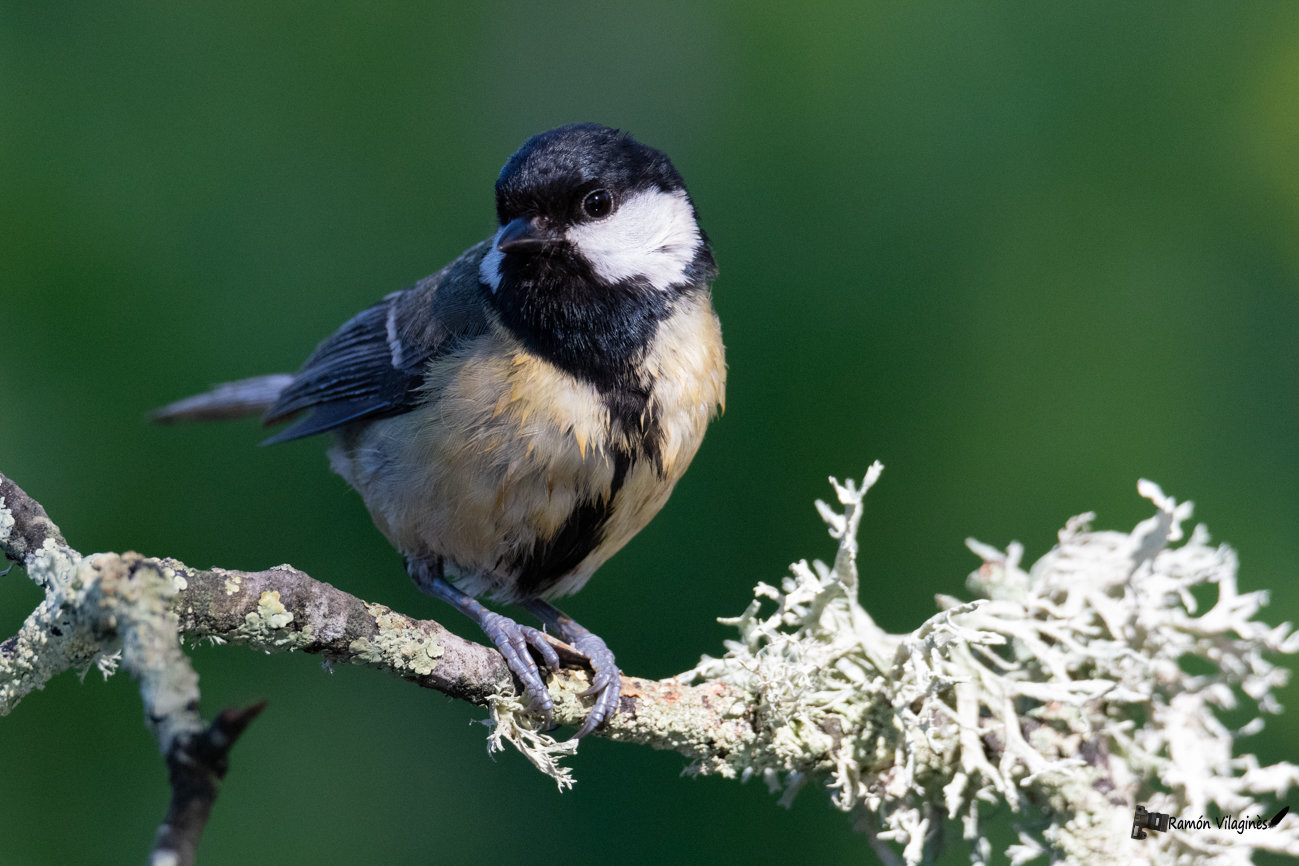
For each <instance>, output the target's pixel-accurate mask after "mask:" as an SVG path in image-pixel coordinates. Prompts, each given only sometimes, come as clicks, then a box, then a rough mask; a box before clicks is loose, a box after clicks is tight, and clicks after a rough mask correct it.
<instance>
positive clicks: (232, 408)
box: [149, 373, 293, 424]
mask: <svg viewBox="0 0 1299 866" xmlns="http://www.w3.org/2000/svg"><path fill="white" fill-rule="evenodd" d="M292 381H293V376H292V375H291V374H289V373H272V374H271V375H269V376H254V377H253V378H251V379H240V380H239V381H238V382H226V383H225V384H224V385H217V386H216V387H214V388H213V389H212V390H211V391H208V392H206V393H204V394H195V395H194V396H193V397H186V398H185V399H184V400H177V401H176V402H175V403H168V404H167V405H166V406H163V407H162V408H161V409H155V410H153V411H152V412H150V413H149V420H150V421H155V422H157V423H159V424H171V423H173V422H175V421H218V420H222V419H226V418H242V417H244V416H245V415H259V414H261V413H263V412H265V411H266V410H267V409H269V408H270V407H271V406H272V405H273V404H274V403H275V401H276V399H278V398H279V396H280V392H281V391H283V390H284V389H285V388H287V387H289V384H290V383H291V382H292Z"/></svg>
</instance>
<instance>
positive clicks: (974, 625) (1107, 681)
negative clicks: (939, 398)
mask: <svg viewBox="0 0 1299 866" xmlns="http://www.w3.org/2000/svg"><path fill="white" fill-rule="evenodd" d="M880 469H881V467H880V466H879V464H876V465H875V466H873V467H872V468H871V471H870V472H869V473H868V474H867V476H866V478H865V480H864V482H863V483H862V485H861V486H860V487H857V486H855V485H853V484H851V483H849V484H846V485H841V484H839V483H838V482H836V481H834V480H833V479H831V483H832V484H833V485H834V488H835V491H836V493H837V496H838V500H839V503H840V506H841V508H842V511H839V510H836V509H834V508H832V507H830V506H827V505H826V504H824V503H818V508H819V509H820V511H821V513H822V516H823V517H824V518H825V519H826V522H827V523H828V524H829V526H830V532H831V535H832V536H834V537H835V538H837V539H838V541H839V550H838V554H837V556H836V558H835V562H834V565H833V566H827V565H825V564H824V563H821V562H813V563H811V564H810V565H809V564H808V563H806V562H799V563H795V564H794V565H793V566H792V568H791V574H790V576H789V577H787V578H785V579H784V580H783V581H782V583H781V585H780V587H774V586H770V585H767V584H759V586H758V587H757V588H756V589H755V591H754V595H755V600H754V601H753V603H752V604H750V606H749V608H748V609H747V610H746V611H745V612H744V613H743V614H741V615H740V616H738V617H735V618H732V619H726V620H722V621H723V622H724V623H726V624H729V625H732V626H734V627H735V628H736V629H737V630H738V631H739V639H738V640H733V641H728V642H727V644H726V647H727V652H726V654H725V655H724V656H723V657H722V658H719V659H714V658H708V657H705V658H704V659H703V660H702V661H701V662H700V664H699V665H698V667H697V668H696V669H695V670H694V671H693V672H692V675H693V677H694V679H695V680H697V681H714V680H721V681H724V682H727V683H731V684H733V685H736V686H739V687H741V688H742V689H743V690H744V691H745V692H747V693H748V694H749V695H750V696H751V700H752V703H753V706H754V713H755V718H756V719H757V722H758V725H759V727H760V729H761V730H760V731H759V737H758V740H757V742H756V743H755V745H754V747H753V748H752V749H750V750H748V751H746V752H744V753H743V754H737V755H734V756H731V757H730V759H729V761H730V764H731V766H730V767H729V768H727V770H725V771H723V772H726V773H727V774H728V775H729V774H731V773H732V772H735V771H736V769H737V767H738V772H739V774H740V775H741V777H742V778H749V777H752V776H760V777H762V778H763V779H764V780H765V781H766V782H767V784H768V785H769V786H770V787H771V788H772V789H773V791H775V792H778V793H779V794H781V800H782V802H785V803H788V802H789V801H790V800H791V799H792V797H793V796H794V795H795V794H796V793H797V792H798V791H799V790H803V789H806V788H808V787H811V786H812V785H813V784H814V783H815V784H820V785H823V786H824V787H825V788H826V790H827V791H828V793H829V796H830V800H831V802H832V803H833V804H834V806H835V807H836V808H839V809H842V810H844V811H846V812H849V813H851V814H853V815H854V816H855V817H856V819H857V823H858V826H859V827H860V828H861V829H863V830H865V831H867V832H869V833H870V834H871V837H872V843H873V844H874V845H875V846H876V850H877V852H878V853H879V854H880V856H881V857H882V858H883V859H884V860H885V862H890V863H906V864H917V863H922V862H928V861H929V860H930V859H931V858H932V857H933V856H934V855H935V854H936V852H937V850H938V849H939V847H940V846H941V844H942V840H943V837H944V832H943V831H944V826H943V825H944V824H946V823H947V822H949V821H955V822H959V832H960V833H961V835H962V836H963V837H964V838H965V839H966V840H967V842H968V843H969V851H970V859H971V862H972V863H985V862H989V861H991V860H992V858H993V852H992V850H991V846H990V844H989V843H988V841H987V832H986V831H987V829H988V823H989V821H990V820H994V819H993V818H992V816H993V815H994V813H995V815H996V818H995V820H996V821H997V822H998V823H999V824H1001V825H1003V826H1004V825H1005V824H1010V825H1011V827H1012V829H1013V831H1014V833H1015V834H1016V836H1017V840H1018V841H1017V842H1016V843H1015V844H1014V845H1012V846H1011V847H1010V848H1009V849H1008V850H1007V851H1006V855H1005V856H1006V857H1007V858H1009V859H1010V860H1011V862H1013V863H1029V862H1034V861H1037V862H1042V861H1043V859H1044V858H1045V860H1046V861H1048V862H1053V863H1088V864H1092V863H1143V862H1178V863H1183V862H1184V863H1191V862H1196V863H1213V864H1235V863H1245V862H1249V860H1250V857H1251V853H1252V851H1255V850H1266V851H1277V852H1286V853H1290V854H1296V853H1299V821H1294V820H1291V821H1288V822H1284V823H1283V824H1281V825H1280V826H1279V827H1277V828H1275V829H1271V830H1266V831H1263V830H1255V831H1251V832H1245V833H1237V832H1234V831H1232V830H1222V831H1219V830H1217V829H1213V830H1211V831H1205V830H1185V831H1182V832H1167V833H1155V832H1151V833H1150V838H1148V839H1145V840H1141V841H1137V840H1132V839H1129V838H1128V833H1129V830H1130V827H1131V822H1132V815H1133V808H1134V805H1135V804H1136V803H1141V804H1144V805H1145V806H1147V807H1148V808H1149V809H1150V810H1152V811H1158V812H1163V813H1167V814H1171V815H1173V816H1184V817H1187V818H1194V817H1197V816H1200V815H1215V816H1216V815H1227V816H1232V815H1239V816H1242V817H1244V816H1246V815H1248V816H1250V817H1257V816H1259V815H1260V814H1261V813H1262V812H1263V811H1265V810H1266V809H1267V808H1268V807H1273V804H1276V805H1279V804H1280V803H1282V802H1284V801H1283V800H1280V799H1278V798H1281V797H1282V796H1283V795H1284V794H1285V792H1286V791H1287V790H1289V789H1290V788H1291V787H1292V786H1295V785H1296V784H1299V767H1295V766H1294V765H1292V764H1288V763H1278V764H1275V765H1271V766H1267V767H1262V766H1260V762H1259V761H1258V759H1257V758H1255V757H1254V756H1253V755H1248V754H1237V751H1238V750H1237V748H1236V747H1237V745H1238V739H1239V737H1240V736H1242V735H1245V734H1250V733H1254V732H1256V731H1257V730H1258V729H1259V728H1261V726H1262V724H1263V722H1262V718H1261V715H1260V713H1275V712H1278V711H1279V709H1280V708H1279V706H1278V705H1277V703H1276V700H1275V698H1274V696H1273V694H1272V692H1273V690H1274V689H1276V688H1277V687H1279V686H1280V685H1282V684H1283V683H1284V682H1285V681H1286V677H1287V673H1288V672H1287V671H1285V670H1284V669H1282V668H1280V667H1277V666H1276V665H1275V664H1273V663H1272V662H1271V661H1269V660H1268V658H1267V656H1268V655H1270V654H1283V653H1293V652H1295V651H1297V650H1299V637H1297V636H1296V635H1295V633H1294V632H1293V630H1292V629H1291V627H1290V626H1289V625H1288V624H1287V625H1282V626H1278V627H1275V628H1274V627H1270V626H1268V625H1266V624H1264V623H1263V622H1261V621H1259V620H1257V619H1255V616H1256V615H1257V613H1258V612H1259V610H1260V608H1261V607H1262V606H1263V605H1264V604H1265V603H1266V598H1267V597H1266V593H1262V592H1253V593H1245V594H1241V593H1239V592H1238V591H1237V585H1236V557H1235V554H1234V553H1233V552H1232V551H1231V550H1230V549H1229V548H1226V547H1222V546H1218V547H1213V546H1211V545H1210V544H1209V539H1208V533H1207V532H1206V531H1205V530H1204V528H1203V527H1196V528H1195V529H1194V530H1193V531H1192V532H1191V534H1190V537H1189V538H1186V539H1184V538H1183V531H1182V523H1183V522H1184V521H1186V520H1187V519H1188V518H1189V517H1190V513H1191V506H1190V505H1189V503H1184V504H1178V503H1176V502H1175V501H1174V500H1172V499H1171V498H1170V497H1167V496H1165V495H1164V494H1163V492H1162V491H1160V490H1159V488H1158V487H1157V486H1156V485H1154V484H1152V483H1150V482H1145V481H1143V482H1141V483H1140V484H1139V485H1138V490H1139V491H1140V493H1141V494H1142V495H1143V496H1145V497H1146V498H1148V499H1150V500H1151V501H1152V502H1154V503H1155V505H1156V506H1157V509H1158V510H1157V512H1156V514H1155V515H1154V516H1153V517H1152V518H1150V519H1148V520H1145V521H1143V522H1142V523H1140V524H1138V526H1137V527H1136V528H1135V529H1134V530H1133V531H1132V532H1130V533H1119V532H1094V531H1092V530H1091V529H1090V528H1089V524H1090V521H1091V519H1092V515H1083V516H1081V517H1078V518H1074V519H1073V520H1071V521H1070V522H1069V524H1068V525H1067V526H1066V528H1065V529H1064V530H1063V531H1062V532H1061V534H1060V538H1059V544H1058V545H1057V546H1056V547H1055V548H1054V549H1053V550H1051V551H1050V552H1049V553H1047V554H1046V555H1045V556H1043V557H1042V558H1041V559H1040V560H1039V561H1038V562H1037V563H1036V564H1035V565H1033V566H1032V567H1031V568H1030V569H1028V570H1027V571H1025V570H1024V569H1023V568H1021V567H1020V561H1021V558H1022V555H1023V549H1022V548H1021V547H1020V546H1019V545H1017V544H1012V545H1011V546H1010V547H1009V548H1008V550H1007V551H1006V552H1001V551H998V550H995V549H993V548H991V547H988V546H986V545H982V544H979V543H977V542H974V541H971V542H969V544H970V547H971V549H972V550H973V551H974V552H975V553H976V554H978V555H979V556H981V557H982V558H983V560H984V564H983V566H982V567H981V568H980V569H979V570H978V571H976V572H975V573H974V574H973V575H971V578H970V581H969V586H970V589H971V590H973V591H974V592H975V593H977V594H978V595H980V596H981V598H979V599H977V600H974V601H969V602H961V601H958V600H956V599H953V598H949V597H940V598H939V599H938V601H939V605H940V607H941V608H942V610H941V611H940V612H939V613H938V614H937V615H936V616H934V617H932V618H931V619H930V620H929V621H928V622H926V623H924V624H923V625H922V626H921V627H920V628H918V629H917V630H916V631H914V632H912V633H911V634H907V635H891V634H887V633H885V632H884V631H883V630H881V629H880V628H879V627H878V626H877V625H876V624H875V623H874V621H873V620H871V618H870V616H869V615H868V614H867V613H866V611H865V610H864V609H863V608H862V607H861V606H860V604H859V603H858V600H857V583H858V575H857V569H856V552H857V541H856V531H857V526H858V523H859V521H860V518H861V508H862V497H863V496H864V495H865V493H866V491H867V490H868V489H869V488H870V486H871V485H872V484H873V483H874V482H875V481H876V479H877V478H878V477H879V472H880ZM1179 541H1184V543H1182V544H1181V545H1180V546H1175V543H1176V542H1179ZM1215 593H1216V599H1214V600H1213V601H1212V603H1211V604H1209V605H1208V609H1207V610H1205V611H1204V612H1203V613H1200V612H1199V608H1200V604H1199V601H1200V600H1201V599H1204V598H1205V597H1207V596H1208V595H1212V594H1215ZM1242 706H1245V707H1248V708H1250V709H1251V710H1254V709H1256V710H1257V712H1253V713H1252V721H1250V722H1249V723H1248V724H1246V725H1245V726H1244V727H1243V728H1241V729H1237V730H1232V729H1231V728H1230V727H1229V726H1228V725H1227V724H1226V723H1225V722H1224V721H1223V720H1222V719H1221V716H1220V714H1221V713H1222V712H1224V711H1227V710H1239V709H1240V708H1241V707H1242ZM697 769H698V770H700V771H702V772H718V771H719V770H718V768H717V767H715V766H710V765H707V764H700V765H699V766H698V767H697ZM1272 811H1275V807H1273V808H1272ZM1268 814H1269V815H1270V814H1271V812H1269V813H1268ZM1264 817H1266V816H1264ZM998 859H1001V858H998Z"/></svg>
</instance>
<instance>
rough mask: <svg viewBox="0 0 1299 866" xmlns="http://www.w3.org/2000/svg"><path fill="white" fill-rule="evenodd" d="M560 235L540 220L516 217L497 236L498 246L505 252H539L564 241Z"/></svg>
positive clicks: (525, 253) (526, 253)
mask: <svg viewBox="0 0 1299 866" xmlns="http://www.w3.org/2000/svg"><path fill="white" fill-rule="evenodd" d="M562 240H563V238H562V237H561V236H560V235H557V234H555V233H554V232H553V231H551V230H550V229H548V228H545V227H544V226H542V225H541V224H540V223H539V221H537V220H535V219H529V218H527V217H516V218H515V219H512V220H510V221H509V222H508V223H506V224H505V227H504V228H502V229H501V233H500V234H499V235H497V237H496V248H497V249H498V250H500V251H501V252H503V253H522V254H523V255H531V254H533V253H539V252H541V251H542V250H544V249H545V248H546V247H548V246H552V245H554V244H557V243H559V242H560V241H562Z"/></svg>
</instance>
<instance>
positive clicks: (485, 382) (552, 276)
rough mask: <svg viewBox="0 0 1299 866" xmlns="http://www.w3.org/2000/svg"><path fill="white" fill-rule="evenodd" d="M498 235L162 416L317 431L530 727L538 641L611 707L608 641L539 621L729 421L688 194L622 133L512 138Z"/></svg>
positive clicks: (543, 656)
mask: <svg viewBox="0 0 1299 866" xmlns="http://www.w3.org/2000/svg"><path fill="white" fill-rule="evenodd" d="M495 205H496V217H497V227H496V229H495V231H494V233H493V234H492V235H491V236H490V237H488V238H487V239H486V240H484V241H482V242H480V243H478V244H476V245H474V246H472V247H470V248H469V249H468V250H466V251H465V252H464V253H463V254H461V255H460V256H459V257H458V258H456V259H455V260H454V261H452V262H451V263H450V264H448V265H447V266H446V267H444V268H443V269H442V270H440V271H438V272H436V273H434V274H433V275H431V276H429V277H426V278H425V279H423V280H420V281H419V282H417V283H415V284H414V285H412V286H410V287H409V288H406V289H403V290H400V291H396V292H393V293H391V294H389V295H387V296H385V297H384V298H383V299H382V300H380V301H379V302H378V303H376V304H374V305H373V306H371V307H369V308H368V309H365V310H363V311H362V312H360V313H359V314H357V315H356V316H354V317H353V318H352V319H350V320H349V321H347V322H346V323H345V324H343V325H342V327H340V328H339V329H338V330H337V331H336V332H334V334H333V335H331V336H329V337H327V338H326V339H325V340H323V341H322V342H321V343H320V344H319V345H318V346H317V347H316V349H315V351H314V352H312V353H311V354H310V356H309V357H308V358H307V360H306V361H305V363H304V364H303V365H302V367H301V369H300V370H298V372H297V373H294V374H271V375H266V376H257V377H253V378H250V379H243V380H239V381H235V382H229V383H226V384H224V385H218V386H215V387H214V388H212V389H211V390H210V391H208V392H206V393H203V394H199V395H197V396H194V397H190V398H187V399H184V400H180V401H177V402H174V403H171V404H169V405H167V406H164V407H162V408H161V409H158V410H156V411H155V412H154V413H153V416H152V417H153V419H154V420H155V421H159V422H164V423H166V422H173V421H183V420H210V419H218V418H230V417H239V416H244V415H251V414H258V413H260V414H261V416H262V420H263V423H264V424H265V425H267V426H271V425H276V424H279V423H282V422H291V423H290V425H289V426H288V427H286V428H284V429H282V430H281V431H280V432H278V433H275V434H274V435H272V436H271V437H270V438H269V439H267V440H265V442H264V443H263V444H271V443H279V442H285V441H289V440H293V439H299V438H302V437H307V436H313V435H316V434H329V436H330V437H331V438H332V442H331V444H330V446H329V449H328V456H329V461H330V465H331V467H332V468H333V470H334V471H335V472H337V473H338V474H339V475H341V476H342V477H343V478H344V479H345V480H346V481H347V482H348V483H349V484H350V485H351V487H352V488H354V489H355V490H356V491H357V492H358V493H359V494H360V496H361V499H362V500H363V501H364V503H365V505H366V508H367V509H368V511H369V513H370V515H371V517H372V519H373V521H374V523H375V525H376V526H377V527H378V529H379V530H380V532H382V533H383V535H384V536H386V537H387V539H388V541H389V542H391V543H392V545H393V546H394V547H395V548H396V549H397V550H398V551H399V552H400V553H401V555H402V556H403V557H404V561H405V565H406V570H407V572H408V573H409V575H410V577H411V578H412V579H413V580H414V582H415V583H416V585H417V586H418V587H419V588H420V589H421V590H423V591H424V592H427V593H428V594H430V595H432V596H435V597H437V598H439V599H442V600H443V601H446V602H448V603H450V604H451V605H452V606H453V607H455V608H456V609H458V610H459V611H461V612H462V613H463V614H465V615H467V616H468V617H469V618H471V619H473V620H474V621H475V622H477V624H478V625H479V627H480V628H481V629H482V631H483V633H484V634H485V635H486V637H487V638H488V639H489V640H490V641H491V642H492V644H493V645H495V647H496V648H497V649H498V650H499V651H500V652H501V654H502V655H503V656H504V658H505V660H506V662H507V664H508V665H509V668H510V670H511V671H512V673H513V674H514V675H515V676H516V677H517V678H518V680H519V682H520V683H521V684H522V687H523V692H524V697H525V698H526V701H527V706H528V708H529V709H530V710H532V711H534V712H537V713H539V714H540V715H541V716H542V718H543V720H544V723H545V724H546V725H547V726H550V725H552V723H553V713H554V701H553V699H552V698H551V696H550V694H549V692H548V691H547V689H546V683H545V675H543V672H542V667H544V668H545V670H546V672H547V673H551V672H554V671H556V670H558V669H559V667H560V660H559V658H558V655H557V653H556V652H555V649H554V648H553V647H552V646H551V644H550V643H549V642H548V640H547V639H546V632H545V631H543V630H542V629H539V628H536V627H533V626H529V625H525V624H521V623H519V622H518V621H516V620H515V619H513V618H512V617H510V616H507V615H505V614H503V613H499V612H496V611H493V610H492V609H490V608H488V607H487V606H486V605H485V604H483V602H482V601H480V599H482V598H485V599H487V600H489V601H494V602H500V603H503V604H511V605H517V606H519V607H521V608H523V609H524V610H526V611H528V612H529V613H531V614H533V615H534V616H535V617H536V618H537V619H538V620H539V621H540V623H541V624H542V625H543V627H545V628H549V629H550V630H552V631H553V632H554V633H555V634H556V635H557V636H558V637H559V638H560V639H562V640H563V641H565V642H566V643H568V644H570V645H571V646H573V647H574V648H575V649H576V650H578V651H579V652H580V653H582V654H584V655H585V656H586V657H587V659H588V660H589V663H590V667H591V670H592V672H593V673H592V682H591V686H590V688H589V689H587V690H586V691H585V692H584V693H583V695H584V696H585V697H589V698H591V707H590V709H589V710H588V711H587V715H586V716H585V718H584V720H583V721H582V723H581V726H580V727H579V728H578V730H577V732H576V733H575V734H574V735H573V736H574V738H581V737H583V736H586V735H587V734H589V733H590V732H592V731H593V730H595V729H596V728H598V727H600V726H601V725H603V724H604V723H606V722H607V721H608V720H609V719H611V718H612V717H613V716H614V715H616V714H617V712H618V710H619V703H620V701H619V699H620V696H621V688H622V687H621V673H620V671H619V669H618V666H617V663H616V661H615V658H614V655H613V653H612V652H611V651H610V649H609V647H608V645H607V644H606V643H605V642H604V641H603V640H602V639H601V638H600V637H599V636H597V635H596V634H595V633H593V632H591V631H589V630H588V629H586V628H585V627H583V626H582V625H580V624H579V623H577V622H576V621H575V620H573V619H572V618H571V617H569V616H568V615H566V614H565V613H563V611H561V610H560V609H559V608H557V607H555V606H554V605H553V604H552V603H551V602H552V600H553V599H556V598H560V597H563V596H567V595H569V594H571V593H574V592H576V591H578V590H579V589H581V588H582V587H583V586H584V585H585V584H586V582H587V581H588V580H589V579H590V578H591V576H592V575H593V574H594V573H595V571H596V570H597V569H598V568H599V567H600V566H601V565H603V564H604V563H605V562H606V561H607V560H608V559H609V558H610V557H611V556H612V555H613V554H614V553H616V552H617V551H618V550H619V549H620V548H622V547H623V546H624V545H625V544H626V543H627V542H628V541H629V540H630V539H631V538H632V537H633V536H634V535H635V534H636V533H637V532H639V531H640V530H641V529H643V528H644V527H645V525H646V524H647V523H648V522H649V521H650V519H651V518H652V517H653V516H654V515H655V514H657V513H658V511H659V510H660V509H661V508H662V507H663V505H664V503H665V502H666V501H667V499H668V497H669V495H670V494H671V493H672V490H673V487H674V486H675V485H676V483H677V481H678V480H679V479H680V478H681V477H682V474H683V473H684V472H685V470H686V467H687V466H688V465H689V464H690V462H691V460H692V459H693V458H694V456H695V453H696V451H697V450H698V448H699V446H700V443H701V441H702V439H703V436H704V432H705V429H706V428H707V427H708V425H709V424H710V422H711V421H712V420H713V419H714V418H715V417H716V416H717V415H719V414H720V413H721V411H722V410H723V409H724V408H725V391H726V359H725V349H724V346H723V342H722V333H721V326H720V323H719V321H718V317H717V314H716V312H715V311H714V308H713V303H712V288H711V286H712V283H713V281H714V279H715V278H716V276H717V264H716V261H715V260H714V257H713V252H712V247H711V244H710V242H709V239H708V236H707V235H706V234H705V233H704V231H703V229H702V228H701V227H700V225H699V216H698V211H697V209H696V207H695V204H694V201H693V199H692V198H691V196H690V194H689V192H688V191H687V190H686V186H685V182H684V181H683V180H682V178H681V175H680V174H679V173H678V172H677V170H676V168H675V167H674V166H673V164H672V162H671V160H670V159H669V158H668V157H667V155H666V154H664V153H663V152H661V151H659V150H656V149H654V148H652V147H649V146H647V145H644V144H642V143H640V142H639V141H637V140H636V139H635V138H633V137H632V136H631V135H630V134H629V133H627V132H625V131H622V130H618V129H614V128H611V127H608V126H603V125H600V124H596V123H577V124H571V125H567V126H561V127H558V128H556V129H552V130H549V131H547V132H542V133H540V134H538V135H535V136H533V137H532V138H530V139H528V140H527V141H526V142H525V143H524V144H523V145H522V147H520V148H519V149H518V151H516V152H515V153H514V154H513V155H512V156H511V157H509V159H508V160H507V161H506V162H505V165H504V167H503V168H502V169H501V171H500V174H499V176H498V177H497V179H496V183H495Z"/></svg>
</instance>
